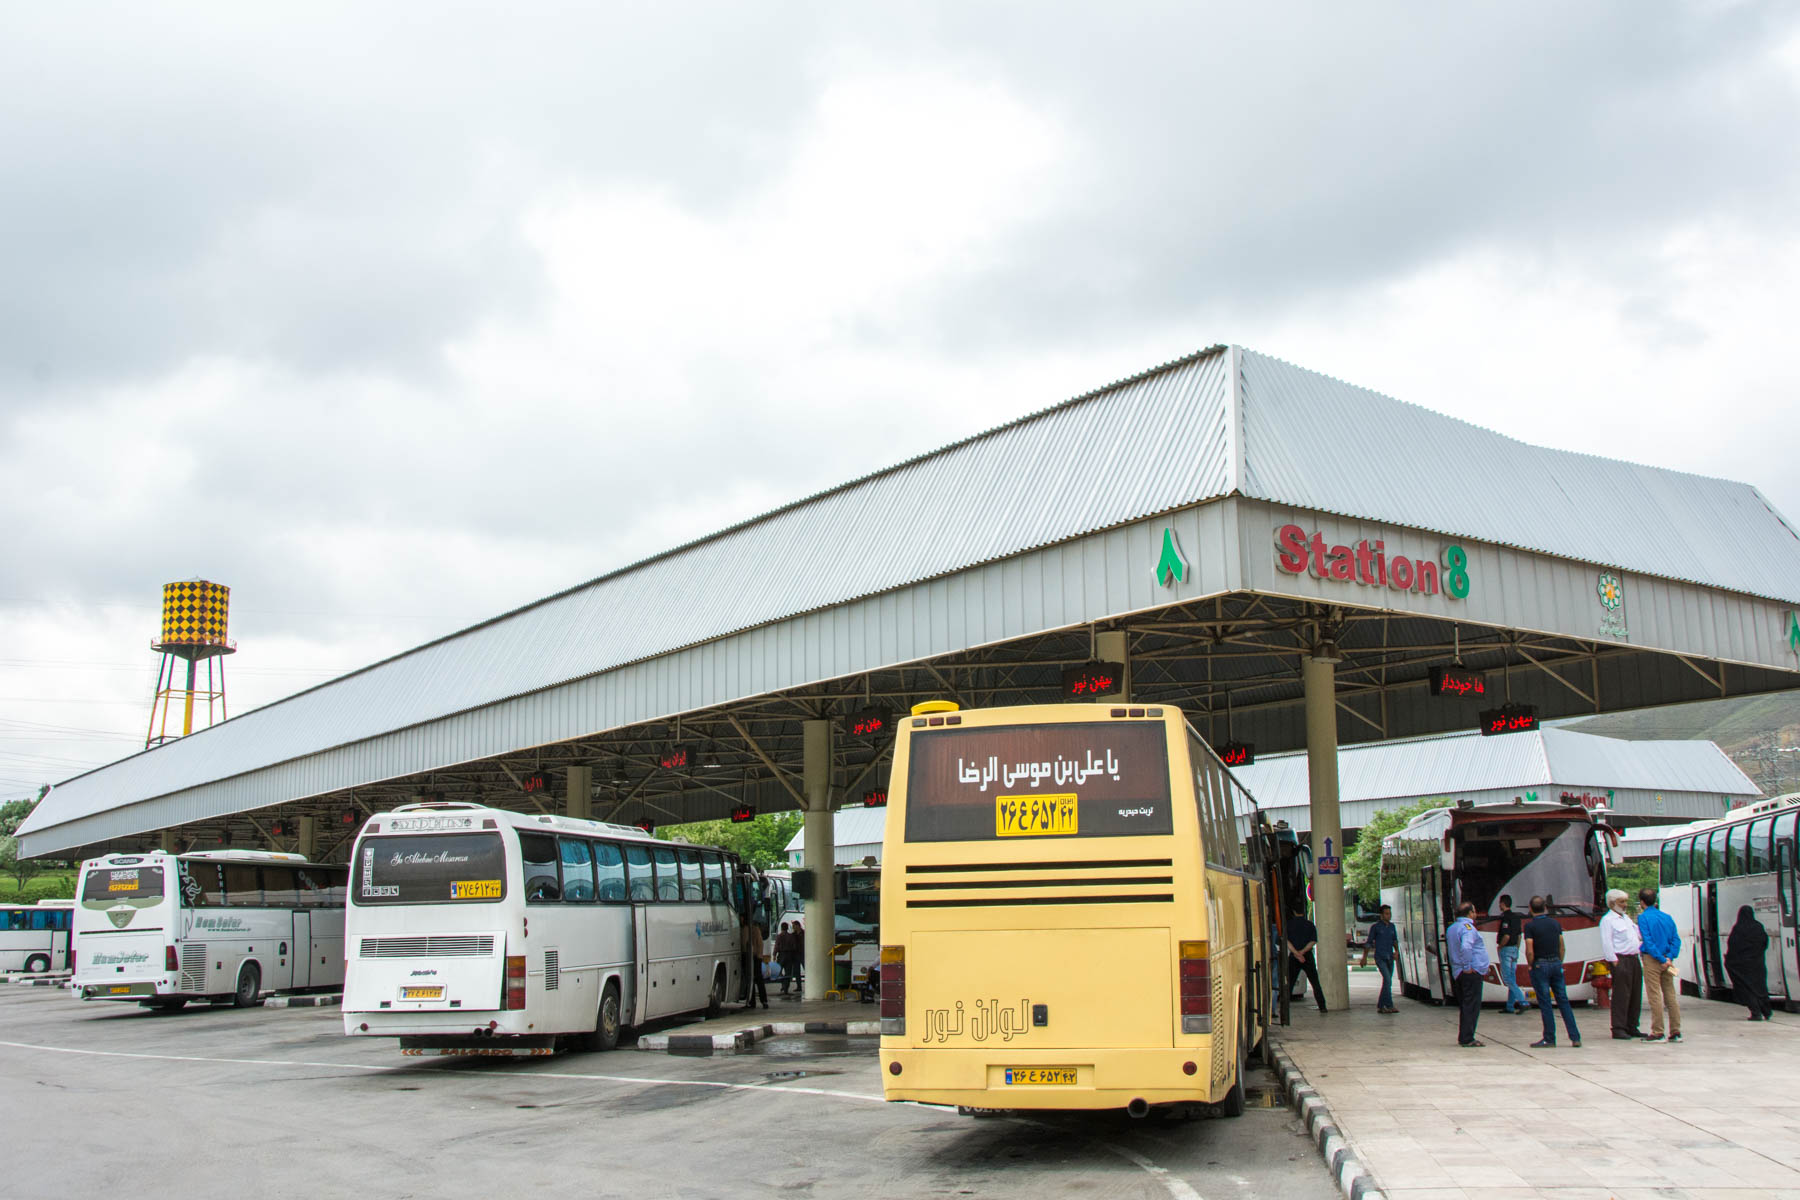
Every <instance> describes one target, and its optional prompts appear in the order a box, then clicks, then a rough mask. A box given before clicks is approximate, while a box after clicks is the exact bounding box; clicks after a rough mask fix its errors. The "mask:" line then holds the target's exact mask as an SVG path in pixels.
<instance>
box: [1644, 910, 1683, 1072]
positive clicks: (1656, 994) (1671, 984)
mask: <svg viewBox="0 0 1800 1200" xmlns="http://www.w3.org/2000/svg"><path fill="white" fill-rule="evenodd" d="M1638 903H1639V904H1640V905H1642V906H1643V907H1642V908H1641V909H1639V911H1638V936H1639V937H1640V938H1642V939H1643V943H1644V954H1643V959H1642V963H1643V970H1644V990H1645V991H1647V992H1649V993H1650V1038H1649V1040H1650V1041H1653V1042H1660V1041H1662V1040H1663V1009H1664V1008H1665V1007H1666V1008H1667V1009H1668V1010H1669V1040H1670V1041H1671V1042H1679V1041H1680V1040H1681V980H1680V978H1679V977H1678V975H1677V974H1676V970H1675V956H1676V955H1678V954H1680V953H1681V935H1680V934H1679V933H1676V932H1675V920H1674V918H1672V917H1670V916H1669V914H1668V913H1666V912H1664V911H1663V910H1662V909H1660V908H1658V907H1656V889H1655V888H1643V889H1641V890H1640V891H1639V892H1638Z"/></svg>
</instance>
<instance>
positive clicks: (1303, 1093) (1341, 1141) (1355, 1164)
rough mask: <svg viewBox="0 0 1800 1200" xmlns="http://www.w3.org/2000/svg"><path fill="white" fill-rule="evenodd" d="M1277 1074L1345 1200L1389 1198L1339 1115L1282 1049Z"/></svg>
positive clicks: (1277, 1053) (1276, 1068) (1277, 1063)
mask: <svg viewBox="0 0 1800 1200" xmlns="http://www.w3.org/2000/svg"><path fill="white" fill-rule="evenodd" d="M1275 1076H1276V1078H1277V1079H1279V1080H1280V1081H1281V1090H1282V1094H1283V1095H1285V1096H1286V1097H1287V1101H1288V1104H1289V1105H1290V1106H1292V1108H1293V1110H1294V1111H1295V1112H1296V1113H1298V1114H1299V1116H1300V1120H1301V1121H1302V1122H1304V1123H1305V1125H1306V1134H1307V1136H1308V1137H1310V1138H1312V1140H1313V1144H1314V1145H1315V1146H1317V1147H1318V1148H1319V1157H1321V1158H1323V1159H1324V1160H1325V1169H1326V1170H1328V1171H1330V1172H1331V1177H1332V1178H1333V1179H1335V1180H1336V1181H1337V1186H1338V1191H1340V1192H1342V1193H1343V1194H1344V1200H1387V1197H1386V1195H1385V1193H1383V1192H1382V1190H1381V1187H1380V1185H1379V1184H1377V1183H1376V1182H1375V1176H1374V1175H1373V1174H1372V1173H1371V1172H1370V1171H1369V1169H1368V1168H1367V1167H1365V1166H1363V1165H1362V1163H1361V1162H1359V1161H1358V1160H1357V1157H1356V1153H1355V1151H1353V1150H1351V1149H1350V1143H1349V1141H1348V1140H1346V1139H1345V1137H1344V1135H1343V1133H1342V1132H1341V1131H1340V1130H1339V1129H1338V1123H1337V1118H1336V1117H1334V1116H1332V1115H1331V1109H1330V1108H1328V1107H1326V1104H1325V1101H1324V1100H1323V1099H1321V1098H1320V1097H1319V1093H1318V1092H1316V1091H1314V1090H1313V1087H1312V1085H1311V1084H1309V1083H1307V1082H1306V1076H1304V1075H1302V1074H1301V1073H1300V1068H1298V1067H1296V1066H1295V1065H1294V1060H1293V1059H1291V1058H1289V1057H1288V1056H1287V1055H1286V1054H1285V1053H1283V1052H1282V1051H1280V1050H1277V1051H1275Z"/></svg>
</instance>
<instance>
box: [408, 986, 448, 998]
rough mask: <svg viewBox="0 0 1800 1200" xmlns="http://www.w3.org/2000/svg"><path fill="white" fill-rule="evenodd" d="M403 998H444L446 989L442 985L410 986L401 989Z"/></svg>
mask: <svg viewBox="0 0 1800 1200" xmlns="http://www.w3.org/2000/svg"><path fill="white" fill-rule="evenodd" d="M400 998H401V999H402V1000H442V999H443V998H444V989H443V988H442V987H441V986H440V987H409V988H401V989H400Z"/></svg>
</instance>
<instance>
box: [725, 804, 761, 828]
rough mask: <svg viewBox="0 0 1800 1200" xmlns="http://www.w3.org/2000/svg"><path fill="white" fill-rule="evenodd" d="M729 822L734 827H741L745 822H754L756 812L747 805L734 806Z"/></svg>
mask: <svg viewBox="0 0 1800 1200" xmlns="http://www.w3.org/2000/svg"><path fill="white" fill-rule="evenodd" d="M731 820H732V823H733V824H736V825H742V824H743V823H744V822H745V821H754V820H756V810H755V809H754V808H751V807H750V806H749V805H748V804H734V805H733V806H732V808H731Z"/></svg>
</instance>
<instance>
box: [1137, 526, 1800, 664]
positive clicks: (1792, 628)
mask: <svg viewBox="0 0 1800 1200" xmlns="http://www.w3.org/2000/svg"><path fill="white" fill-rule="evenodd" d="M1163 553H1165V554H1166V553H1168V551H1166V550H1165V551H1164V552H1163ZM1788 646H1789V647H1790V648H1791V649H1792V650H1793V651H1794V653H1795V654H1800V613H1795V612H1791V613H1789V614H1788Z"/></svg>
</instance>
